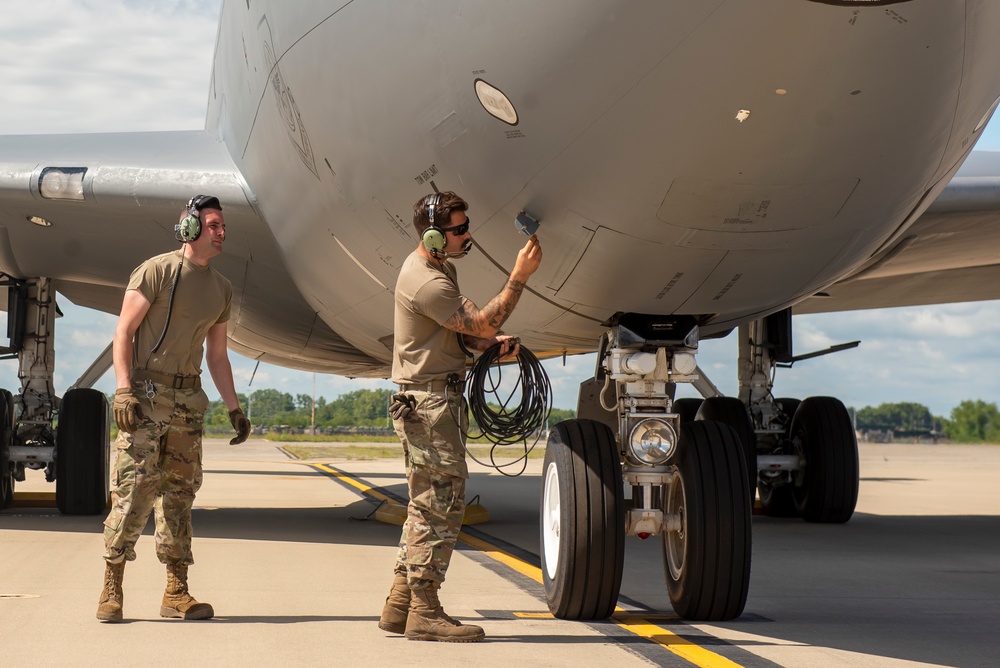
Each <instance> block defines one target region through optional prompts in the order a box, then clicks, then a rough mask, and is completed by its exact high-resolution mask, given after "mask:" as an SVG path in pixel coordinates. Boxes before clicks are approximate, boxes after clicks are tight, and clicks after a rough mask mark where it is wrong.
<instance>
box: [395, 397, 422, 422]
mask: <svg viewBox="0 0 1000 668" xmlns="http://www.w3.org/2000/svg"><path fill="white" fill-rule="evenodd" d="M416 407H417V400H416V398H415V397H414V396H413V395H412V394H403V393H402V392H400V393H398V394H394V395H392V402H391V403H390V404H389V416H390V417H391V418H392V419H393V420H405V419H406V416H407V415H409V414H410V413H412V412H413V409H415V408H416Z"/></svg>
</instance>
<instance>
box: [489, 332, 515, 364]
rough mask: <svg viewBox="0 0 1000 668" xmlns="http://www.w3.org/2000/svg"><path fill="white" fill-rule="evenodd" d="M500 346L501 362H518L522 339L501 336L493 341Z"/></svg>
mask: <svg viewBox="0 0 1000 668" xmlns="http://www.w3.org/2000/svg"><path fill="white" fill-rule="evenodd" d="M493 341H494V342H495V343H499V344H500V361H501V362H510V361H511V360H516V359H517V356H518V355H519V354H520V353H521V339H520V338H518V337H516V336H507V335H501V336H497V337H495V338H494V339H493Z"/></svg>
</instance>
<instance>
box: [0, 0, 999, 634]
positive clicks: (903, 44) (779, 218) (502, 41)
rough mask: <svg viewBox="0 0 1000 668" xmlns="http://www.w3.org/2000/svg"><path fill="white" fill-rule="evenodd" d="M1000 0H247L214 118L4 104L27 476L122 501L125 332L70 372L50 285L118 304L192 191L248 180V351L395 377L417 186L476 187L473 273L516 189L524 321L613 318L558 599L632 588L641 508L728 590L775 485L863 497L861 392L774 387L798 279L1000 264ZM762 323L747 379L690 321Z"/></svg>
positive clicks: (686, 569)
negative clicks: (995, 152)
mask: <svg viewBox="0 0 1000 668" xmlns="http://www.w3.org/2000/svg"><path fill="white" fill-rule="evenodd" d="M998 31H1000V3H996V2H990V1H987V0H964V1H958V0H956V1H953V2H939V1H936V0H912V1H900V0H897V1H891V2H890V1H878V0H872V1H868V2H865V1H853V2H852V1H846V0H845V1H835V0H827V1H824V2H819V1H813V0H728V1H727V0H687V1H684V2H660V1H659V0H648V1H638V2H637V1H634V0H630V1H627V2H626V1H624V0H614V1H613V0H547V1H546V2H528V1H524V0H514V1H512V2H505V3H496V2H481V1H476V2H474V1H470V0H462V1H457V0H435V1H433V2H431V1H420V2H417V1H415V2H405V3H401V2H388V1H379V0H364V1H362V0H356V1H354V2H343V3H330V2H319V1H316V0H313V1H306V0H302V1H301V2H294V3H289V2H277V1H276V0H270V1H269V0H253V1H252V2H251V1H250V0H247V1H246V2H243V1H235V0H229V1H227V2H225V4H224V5H223V9H222V16H221V20H220V24H219V35H218V44H217V47H216V55H215V61H214V65H213V76H212V83H211V88H210V90H209V95H208V98H209V99H208V113H207V119H206V127H205V130H204V131H200V132H162V133H126V134H89V135H61V136H4V137H0V271H2V272H3V274H4V275H5V276H6V283H5V284H6V285H7V286H8V297H7V309H8V312H9V318H8V321H9V323H10V331H9V332H8V334H9V336H10V339H11V344H10V346H9V348H8V353H9V354H10V355H17V357H18V359H19V362H20V375H21V378H22V387H21V388H20V391H19V392H18V393H17V394H13V393H11V392H6V391H5V392H2V393H0V402H2V403H3V407H2V408H0V433H2V435H3V438H2V443H3V448H0V451H2V453H3V461H0V471H2V472H3V473H4V474H3V475H2V476H0V477H2V480H3V481H4V484H3V490H2V491H3V500H4V503H5V504H6V503H9V500H10V497H11V494H12V493H13V485H14V481H15V480H22V479H23V473H24V469H25V467H28V468H39V469H42V468H44V469H45V470H46V475H47V477H48V479H49V480H50V481H51V480H55V482H56V495H57V500H58V503H59V507H60V509H61V510H62V511H63V512H65V513H97V512H102V511H103V508H104V504H105V500H106V495H107V486H106V485H107V482H106V481H107V470H106V466H107V463H106V460H107V452H106V448H107V443H108V436H107V434H108V418H107V406H106V402H105V400H104V397H103V396H102V395H100V393H99V392H96V391H95V390H92V389H89V384H90V383H92V382H93V381H94V380H95V379H96V378H97V377H99V376H100V375H101V373H103V372H104V371H105V370H106V369H107V368H108V366H109V365H110V355H109V352H106V353H105V355H103V356H102V357H101V358H100V359H99V360H96V361H95V364H94V366H93V367H92V369H91V371H90V372H88V374H86V375H85V376H84V377H83V378H81V379H80V381H79V382H78V383H77V387H76V388H75V389H72V390H70V391H68V392H67V393H66V394H65V396H63V397H62V398H59V397H56V396H55V393H54V391H53V384H52V373H53V368H54V361H53V360H54V347H53V341H54V339H53V337H52V332H53V329H54V326H55V314H56V311H57V306H56V293H59V294H61V295H62V296H63V297H65V298H66V299H69V300H70V301H72V302H74V303H76V304H79V305H82V306H87V307H91V308H95V309H99V310H102V311H105V312H108V313H117V312H118V310H119V308H120V305H121V301H122V291H123V288H124V285H125V283H126V280H127V278H128V276H129V273H130V271H131V269H132V268H133V267H134V266H135V265H137V264H138V263H139V262H140V261H141V260H143V259H145V258H146V257H148V256H151V255H153V254H156V253H159V252H163V251H165V250H168V249H169V248H171V246H172V243H173V241H172V238H173V233H172V229H173V225H174V223H175V221H176V219H177V215H178V212H179V210H180V209H181V207H182V206H183V205H184V203H185V202H186V201H187V200H188V198H190V197H191V196H192V195H194V194H196V193H211V194H213V195H216V196H218V197H219V198H220V199H221V200H222V202H223V203H224V206H225V211H226V219H227V224H228V228H229V234H228V238H227V241H226V252H225V254H224V255H223V256H222V257H220V258H219V259H218V260H217V263H216V265H215V266H217V267H218V268H219V269H220V271H222V272H223V273H224V274H225V275H227V276H228V277H229V278H230V279H231V280H232V282H233V286H234V289H235V295H234V296H235V309H234V313H233V319H232V320H231V321H230V331H229V338H230V345H231V347H232V348H233V349H234V350H236V351H238V352H239V353H241V354H243V355H246V356H248V357H250V358H254V359H260V360H265V361H268V362H271V363H274V364H279V365H285V366H289V367H294V368H298V369H306V370H313V371H324V372H332V373H337V374H343V375H347V376H368V377H386V376H387V375H388V369H389V363H390V353H391V347H392V311H393V308H392V304H393V295H392V290H393V286H394V283H395V279H396V275H397V272H398V270H399V267H400V265H401V263H402V261H403V259H404V258H405V257H406V256H407V254H408V253H410V252H411V251H412V250H413V248H414V247H415V246H416V244H417V242H418V240H417V237H416V235H415V233H414V231H413V228H412V225H411V222H410V216H411V213H410V212H411V207H412V205H413V202H415V201H416V200H417V199H418V198H420V197H421V196H423V195H426V194H428V193H430V192H432V191H433V190H435V189H441V190H445V189H450V190H455V191H458V192H459V193H460V194H462V195H463V196H464V197H465V198H466V199H468V200H469V202H470V203H471V207H472V208H471V211H470V218H471V220H472V225H473V232H474V235H475V239H476V243H477V250H476V251H475V252H474V254H473V255H471V256H470V257H469V258H467V259H465V260H464V261H463V262H462V263H461V265H460V270H461V274H462V286H463V289H464V290H465V292H466V294H468V295H469V296H470V297H471V298H473V299H474V300H476V301H478V302H479V303H482V302H483V301H484V300H486V299H488V298H489V297H491V296H492V295H493V294H495V293H496V291H497V289H498V288H499V286H500V285H501V284H502V282H503V280H504V278H505V276H506V274H507V272H508V271H509V269H510V267H511V265H512V263H513V261H514V258H515V257H516V253H517V250H518V249H519V248H520V246H521V242H522V238H521V237H519V235H517V234H516V232H515V231H514V229H513V222H514V221H515V219H516V218H517V217H518V216H519V215H522V213H523V216H524V217H527V218H531V219H533V220H536V221H539V223H540V228H539V231H538V234H539V238H540V239H541V241H542V245H543V247H544V249H545V262H543V264H542V266H541V269H540V270H539V271H538V273H537V274H535V276H534V277H533V278H532V282H531V285H530V289H529V291H528V293H526V294H525V295H524V297H523V299H522V305H521V306H520V307H519V308H518V309H517V311H516V312H515V314H514V317H513V318H512V319H511V321H510V322H509V323H508V326H507V329H508V330H509V331H511V332H517V333H518V334H519V335H520V336H521V338H522V341H523V343H524V344H525V345H526V346H527V347H528V348H529V349H531V350H532V351H534V352H535V353H536V354H537V355H539V356H542V357H544V356H554V355H563V354H567V353H568V354H573V353H578V352H592V351H599V355H598V365H597V369H596V370H595V374H594V377H593V378H590V379H588V380H585V382H584V383H583V384H582V386H581V393H580V401H579V410H578V413H579V417H578V419H576V420H571V421H568V422H564V423H561V424H560V425H558V426H557V427H556V428H555V429H554V430H553V435H552V436H551V437H550V442H549V447H548V448H547V454H546V461H545V465H544V474H543V480H544V483H543V485H544V489H543V495H542V496H543V500H542V506H541V525H542V526H541V535H542V554H541V560H542V567H543V568H542V570H543V572H544V579H545V588H546V595H547V598H548V602H549V606H550V608H551V609H552V611H553V613H554V614H556V615H557V616H559V617H563V618H570V619H590V618H602V617H606V616H608V615H610V614H611V612H612V611H613V609H614V606H615V602H616V600H617V597H618V592H619V587H620V583H621V576H622V572H623V569H624V537H625V536H626V535H636V536H639V537H640V538H646V537H648V536H651V535H661V536H662V537H663V554H664V564H665V573H666V580H667V587H668V590H669V593H670V598H671V601H672V603H673V605H674V607H675V609H676V610H677V612H678V613H679V614H680V615H681V616H682V617H684V618H687V619H695V620H723V619H731V618H734V617H736V616H738V615H739V614H741V612H742V611H743V607H744V605H745V602H746V597H747V591H748V586H749V573H750V552H751V529H752V525H751V520H750V507H751V503H752V501H753V499H754V492H755V491H757V492H759V495H760V501H761V503H762V505H763V508H764V510H765V512H767V513H769V514H771V515H776V516H786V515H789V516H790V515H798V516H801V517H803V518H804V519H806V520H808V521H811V522H845V521H847V520H848V519H850V517H851V515H852V514H853V512H854V508H855V504H856V500H857V492H858V456H857V444H856V442H855V436H854V432H853V428H852V426H851V423H850V420H849V418H848V415H847V412H846V410H845V409H844V406H843V404H842V403H841V402H840V401H838V400H837V399H834V398H831V397H811V398H805V399H802V400H799V399H793V398H781V397H780V396H779V395H776V394H775V392H774V388H775V370H776V367H779V366H781V365H782V364H790V363H792V362H794V361H795V360H797V359H802V357H804V356H800V357H796V356H795V355H794V354H793V351H792V348H791V344H790V341H791V315H790V314H791V310H792V309H794V310H795V312H797V313H816V312H823V311H835V310H843V309H861V308H874V307H884V306H901V305H914V304H933V303H943V302H953V301H962V300H973V299H995V298H998V297H1000V280H997V279H998V278H1000V271H998V269H997V267H998V265H997V263H996V259H995V248H997V245H998V242H1000V238H998V237H1000V232H998V231H997V228H996V226H995V225H992V224H991V223H992V218H993V215H994V213H993V212H994V211H995V210H996V209H997V205H998V203H1000V202H998V200H1000V197H998V193H1000V160H997V159H996V158H995V157H992V156H977V157H976V158H975V159H973V160H970V161H969V163H968V165H969V167H968V171H963V172H960V175H959V176H958V177H956V178H954V179H953V177H955V175H956V172H958V170H959V168H960V166H961V165H962V163H963V161H965V159H966V157H967V156H968V155H969V153H970V151H971V150H972V147H973V145H974V144H975V142H976V140H977V138H978V135H979V133H980V131H981V130H982V128H983V127H984V126H985V125H986V123H987V121H988V120H989V119H990V117H991V115H992V114H993V112H994V110H995V108H996V106H997V102H998V95H1000V41H998V40H997V39H996V35H997V33H998ZM194 93H195V92H192V94H194ZM949 182H950V183H951V185H949ZM524 219H525V218H522V220H524ZM736 328H738V329H739V341H740V342H739V388H740V389H739V396H738V397H723V396H719V393H718V391H717V390H716V389H715V386H714V385H713V384H712V382H711V381H710V379H708V378H707V377H706V375H705V374H704V372H703V371H702V370H700V369H699V368H698V365H697V358H696V353H697V349H698V343H699V341H700V340H701V339H705V338H712V337H718V336H723V335H725V334H727V333H728V332H730V331H731V330H733V329H736ZM824 352H825V351H824ZM679 382H692V383H694V384H695V386H696V387H697V388H698V389H699V391H700V392H701V394H702V395H703V396H704V397H706V398H705V399H704V401H701V400H698V401H694V400H690V399H679V400H677V401H674V399H673V392H674V387H675V384H676V383H679ZM932 382H933V380H932V379H928V384H929V388H928V391H933V387H932ZM56 416H58V425H54V424H53V419H54V418H55V417H56ZM626 491H628V492H629V493H628V494H627V495H626V493H625V492H626Z"/></svg>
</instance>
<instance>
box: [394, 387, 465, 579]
mask: <svg viewBox="0 0 1000 668" xmlns="http://www.w3.org/2000/svg"><path fill="white" fill-rule="evenodd" d="M412 394H413V396H414V398H415V399H416V400H417V407H416V410H414V411H413V412H412V413H410V414H409V415H408V416H407V417H406V419H403V420H394V421H393V427H394V428H395V430H396V434H397V435H398V436H399V440H400V441H401V442H402V444H403V453H404V455H405V457H406V481H407V485H408V487H409V493H410V503H409V505H408V506H407V508H406V511H407V512H406V522H404V524H403V534H402V536H401V538H400V541H399V553H398V556H397V558H396V571H397V572H403V573H406V574H407V580H408V581H409V584H410V586H411V587H413V588H416V589H419V588H420V587H424V586H427V585H428V584H429V582H430V581H434V582H439V583H440V582H444V576H445V573H446V572H447V570H448V564H449V563H450V562H451V554H452V552H453V551H454V549H455V541H456V540H457V539H458V533H459V532H460V531H461V530H462V519H463V517H464V516H465V480H466V478H468V477H469V467H468V465H467V464H466V462H465V446H464V439H463V437H462V430H463V429H464V430H466V431H467V430H468V415H467V412H466V410H465V404H464V400H463V398H462V396H461V395H458V394H455V393H454V392H452V393H449V395H448V398H447V399H446V398H445V393H443V392H434V393H431V392H413V393H412ZM456 416H457V417H458V418H459V419H460V420H461V427H462V428H461V429H460V428H459V423H458V422H456Z"/></svg>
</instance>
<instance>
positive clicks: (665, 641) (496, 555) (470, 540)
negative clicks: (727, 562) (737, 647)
mask: <svg viewBox="0 0 1000 668" xmlns="http://www.w3.org/2000/svg"><path fill="white" fill-rule="evenodd" d="M308 466H310V467H312V468H314V469H316V470H317V471H319V472H321V473H323V474H325V475H328V476H329V477H331V478H333V479H334V480H336V481H338V482H340V483H342V484H344V485H346V486H347V487H351V488H354V489H356V490H358V491H360V492H361V493H362V494H364V495H366V496H369V497H371V498H373V499H375V500H378V501H388V502H390V503H401V504H403V505H406V503H407V500H406V499H403V498H401V497H400V496H399V495H397V494H394V493H393V492H390V491H388V490H386V489H382V488H381V487H376V486H374V485H370V484H368V483H367V482H366V481H364V480H362V479H361V478H358V477H357V476H355V475H352V474H351V473H348V472H346V471H343V470H341V469H338V468H336V467H333V466H330V465H329V464H308ZM473 532H475V533H476V534H477V535H475V536H474V535H472V533H473ZM491 539H492V537H491V536H488V535H487V534H484V533H483V532H482V531H478V530H469V529H463V530H462V532H461V533H459V534H458V540H459V541H461V542H462V543H464V544H465V545H468V546H469V547H471V548H474V549H476V550H478V551H479V552H481V553H483V554H485V555H486V556H489V557H490V558H492V559H494V560H496V561H498V562H500V563H502V564H504V565H505V566H507V567H509V568H511V569H513V570H514V571H516V572H518V573H520V574H521V575H524V576H527V577H529V578H531V579H532V580H534V581H535V582H537V583H539V584H541V583H542V569H541V568H539V567H538V566H535V565H534V564H531V563H529V562H527V561H525V560H524V559H522V558H520V557H518V556H516V555H514V554H512V553H511V552H510V551H508V550H504V549H503V548H501V547H499V546H498V545H496V544H495V543H494V542H491ZM514 616H515V617H517V618H521V619H547V618H550V617H552V615H551V614H549V613H537V612H536V613H527V612H515V613H514ZM664 618H665V616H664V615H660V614H651V615H645V614H642V613H641V612H638V611H634V610H625V609H624V608H621V607H616V608H615V613H614V615H612V617H611V621H612V622H614V623H615V624H616V625H617V626H619V627H620V628H622V629H624V630H626V631H628V632H630V633H633V634H635V635H637V636H639V637H641V638H645V639H647V640H649V641H651V642H654V643H656V644H657V645H660V646H661V647H663V648H664V649H667V650H669V651H670V652H673V653H674V654H676V655H677V656H678V657H680V658H682V659H684V660H685V661H688V662H690V663H692V664H694V665H696V666H703V667H704V668H722V667H727V668H728V667H733V666H736V667H738V666H739V665H740V664H738V663H735V662H733V661H731V660H730V659H727V658H726V657H724V656H720V655H718V654H716V653H715V652H710V651H709V650H707V649H705V648H704V647H701V646H700V645H698V644H696V643H694V642H691V641H690V640H688V639H687V638H682V637H681V636H679V635H677V634H676V633H673V632H671V631H668V630H667V629H665V628H663V627H662V626H657V625H656V624H653V623H652V622H651V621H650V620H651V619H664ZM673 619H676V618H673Z"/></svg>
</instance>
